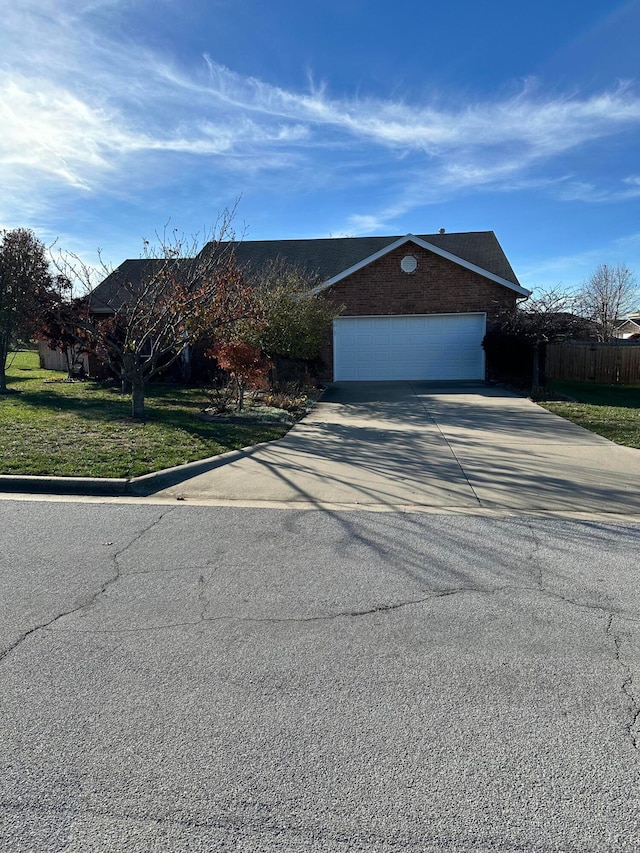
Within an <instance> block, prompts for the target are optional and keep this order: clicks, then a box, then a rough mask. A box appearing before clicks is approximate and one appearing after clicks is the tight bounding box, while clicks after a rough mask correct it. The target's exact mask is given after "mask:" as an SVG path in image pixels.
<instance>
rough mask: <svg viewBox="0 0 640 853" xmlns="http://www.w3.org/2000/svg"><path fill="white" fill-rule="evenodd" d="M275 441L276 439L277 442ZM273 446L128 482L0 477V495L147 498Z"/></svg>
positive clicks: (245, 449)
mask: <svg viewBox="0 0 640 853" xmlns="http://www.w3.org/2000/svg"><path fill="white" fill-rule="evenodd" d="M278 440H279V439H276V441H278ZM269 444H273V442H272V441H265V442H262V443H260V444H254V445H251V446H250V447H243V448H241V449H240V450H229V451H227V452H226V453H221V454H220V455H219V456H209V457H208V458H207V459H198V460H196V461H195V462H187V463H185V464H184V465H177V466H175V467H174V468H164V469H163V470H162V471H154V472H153V473H151V474H143V475H142V476H141V477H131V478H129V479H124V478H118V477H35V476H28V475H21V474H0V492H21V493H23V494H30V493H31V494H50V495H91V496H96V495H97V496H100V495H102V496H111V497H125V496H131V497H147V496H149V495H152V494H154V492H158V491H160V490H161V489H168V488H169V487H170V486H176V485H177V484H178V483H181V482H182V481H183V480H188V479H189V478H190V477H196V476H198V474H204V473H205V472H207V471H213V470H214V469H215V468H220V467H222V466H223V465H228V464H229V463H231V462H235V461H236V460H237V459H244V458H246V457H247V456H250V455H251V454H252V453H254V452H255V451H256V450H259V449H260V448H261V447H266V446H267V445H269Z"/></svg>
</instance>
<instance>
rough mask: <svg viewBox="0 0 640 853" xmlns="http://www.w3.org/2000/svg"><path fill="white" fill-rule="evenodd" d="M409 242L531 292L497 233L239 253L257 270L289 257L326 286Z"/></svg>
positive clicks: (298, 244) (258, 243) (263, 245)
mask: <svg viewBox="0 0 640 853" xmlns="http://www.w3.org/2000/svg"><path fill="white" fill-rule="evenodd" d="M409 240H412V241H414V242H415V243H416V244H417V245H421V246H422V247H423V248H425V249H429V250H430V251H434V252H436V254H439V255H441V256H443V257H448V258H449V260H453V261H454V262H456V263H462V265H463V266H467V267H468V268H470V269H474V271H476V272H479V273H480V274H482V275H486V274H487V273H488V274H489V277H491V278H493V279H494V280H498V283H500V284H504V285H506V286H508V287H511V288H512V289H514V290H517V292H519V293H520V294H521V295H522V296H528V295H529V291H528V290H525V289H524V288H523V287H521V285H520V282H519V281H518V279H517V278H516V274H515V273H514V271H513V269H512V267H511V264H510V263H509V261H508V260H507V257H506V255H505V253H504V251H503V249H502V246H501V245H500V243H499V242H498V240H497V238H496V235H495V234H494V232H493V231H466V232H461V233H451V234H447V233H445V234H422V235H417V236H416V235H413V234H407V235H405V236H398V235H396V236H388V237H324V238H319V239H314V240H244V241H242V242H238V243H237V244H236V246H235V252H236V257H237V258H238V261H239V262H240V263H241V264H249V265H250V266H252V267H255V268H259V267H261V266H262V265H263V264H264V263H266V262H267V261H269V260H274V259H275V258H278V257H283V258H286V259H287V260H288V261H290V262H291V263H294V264H296V265H298V266H301V267H303V268H306V269H307V270H309V272H315V273H317V274H318V276H319V278H320V280H321V281H322V282H323V285H322V287H323V288H324V287H329V286H330V284H335V282H336V281H338V280H339V279H340V278H343V277H344V276H346V275H349V274H351V273H352V272H355V270H356V269H359V268H361V267H362V266H366V265H367V264H369V263H371V262H372V261H374V260H376V258H378V257H382V256H383V255H384V254H386V253H387V252H389V251H392V250H393V249H394V248H397V247H398V246H400V245H402V243H403V242H407V241H409Z"/></svg>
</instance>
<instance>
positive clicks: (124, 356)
mask: <svg viewBox="0 0 640 853" xmlns="http://www.w3.org/2000/svg"><path fill="white" fill-rule="evenodd" d="M231 220H232V214H230V213H229V212H228V211H225V213H224V214H223V215H222V216H221V217H220V218H219V220H218V222H217V223H216V226H214V228H213V229H212V230H211V232H210V233H209V234H207V235H205V240H204V241H203V242H201V241H200V240H199V239H198V237H194V238H191V239H186V238H185V237H184V236H182V235H180V234H179V233H178V232H177V230H174V231H172V232H170V233H168V232H167V231H166V230H165V232H164V233H163V234H162V236H159V237H158V244H157V245H156V246H153V245H152V244H151V243H149V242H148V241H145V243H144V250H143V256H142V258H141V259H140V262H139V263H137V264H135V265H134V266H133V267H131V265H127V264H123V265H122V267H120V268H119V269H117V270H115V271H114V272H111V273H110V274H109V275H108V276H107V278H106V279H105V280H104V281H103V282H102V283H101V284H100V286H99V287H97V288H95V289H93V290H91V292H90V293H89V294H88V295H87V296H86V297H85V298H84V299H83V300H82V301H81V303H80V305H76V307H77V308H79V310H78V311H74V312H73V316H72V317H71V318H70V320H69V321H68V322H67V325H66V329H67V330H70V331H71V332H72V334H73V335H74V336H75V338H76V340H77V341H78V342H79V343H86V342H87V341H88V342H90V346H91V347H92V348H93V351H94V352H95V353H96V355H97V356H98V358H100V359H101V360H102V361H103V362H104V363H105V364H107V365H108V366H109V367H110V368H111V369H112V370H113V371H114V372H116V373H117V374H118V375H119V376H120V377H121V379H122V381H123V383H125V384H126V385H127V386H128V387H130V389H131V404H132V407H131V412H132V417H134V418H142V417H144V403H145V387H146V384H147V382H148V381H149V380H150V379H151V378H152V377H153V376H155V375H157V374H158V373H159V372H160V371H161V370H166V369H167V368H168V367H170V366H171V365H172V364H173V363H174V362H176V361H177V359H179V358H180V357H181V355H182V354H183V353H184V352H185V350H186V349H187V348H188V347H190V346H191V345H192V344H193V343H194V342H195V341H196V340H198V339H199V338H200V337H201V336H202V335H203V334H205V333H207V334H212V335H215V334H216V332H218V333H220V334H221V335H223V336H224V337H227V336H228V333H229V330H230V329H231V328H232V327H233V326H234V325H235V324H236V323H239V322H240V321H242V320H244V319H246V318H247V317H249V316H251V315H252V313H253V312H254V310H255V306H254V300H253V295H252V291H251V288H250V287H249V286H248V284H247V283H246V281H245V280H244V279H243V277H242V275H241V274H240V271H239V270H238V267H237V265H236V262H235V254H234V251H233V234H232V232H231ZM203 243H204V248H203ZM61 266H62V267H63V270H64V272H65V273H66V274H69V273H71V274H72V275H75V277H76V278H80V279H81V280H83V281H84V282H85V283H86V282H89V281H91V270H88V268H87V267H86V266H84V265H82V264H81V263H80V262H79V261H78V259H77V258H71V259H69V258H68V257H67V258H65V259H63V260H62V261H61Z"/></svg>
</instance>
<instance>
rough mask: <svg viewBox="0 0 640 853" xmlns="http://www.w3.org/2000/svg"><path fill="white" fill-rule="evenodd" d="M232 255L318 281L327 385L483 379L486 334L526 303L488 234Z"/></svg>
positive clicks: (252, 247) (289, 245)
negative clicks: (330, 304)
mask: <svg viewBox="0 0 640 853" xmlns="http://www.w3.org/2000/svg"><path fill="white" fill-rule="evenodd" d="M205 251H206V249H205ZM235 253H236V257H237V259H238V261H239V263H240V264H241V265H244V264H246V265H248V266H251V268H253V269H259V268H260V266H261V265H263V264H264V263H265V262H267V261H269V260H271V259H275V258H278V257H281V258H285V259H286V260H288V261H290V262H291V263H295V264H297V265H299V266H301V267H305V268H307V269H308V270H309V271H310V272H314V273H317V274H318V276H319V278H320V281H321V282H322V284H320V285H319V286H318V287H317V288H316V292H318V293H323V294H324V295H325V296H327V297H329V298H331V299H332V300H333V301H334V302H335V303H336V305H337V306H339V307H340V308H341V311H340V315H339V316H338V317H337V318H336V319H335V320H334V324H333V335H332V340H330V341H327V346H326V350H325V352H324V354H323V359H324V362H325V366H324V370H323V374H324V375H323V377H322V378H325V379H334V380H402V379H404V380H411V379H413V380H419V379H427V380H440V379H442V380H448V379H469V380H474V379H484V376H485V364H484V351H483V349H482V339H483V338H484V335H485V332H486V330H487V327H488V326H490V325H491V323H493V322H495V321H496V320H497V319H498V317H499V315H500V314H502V313H503V312H504V311H505V310H509V309H513V308H515V306H516V303H517V301H518V300H522V299H526V298H527V297H528V296H529V295H530V292H529V291H528V290H526V289H525V288H523V287H522V286H521V285H520V283H519V282H518V279H517V278H516V275H515V273H514V271H513V269H512V268H511V265H510V264H509V261H508V260H507V258H506V256H505V254H504V252H503V250H502V247H501V246H500V244H499V242H498V240H497V239H496V236H495V234H494V233H493V232H492V231H473V232H464V233H451V234H447V233H445V232H444V231H441V232H440V233H438V234H423V235H419V236H415V235H413V234H407V235H405V236H404V237H398V236H396V237H339V238H325V239H317V240H246V241H242V242H239V243H237V245H236V246H235ZM146 263H148V261H132V260H128V261H125V262H124V264H123V265H121V267H119V268H118V269H117V270H116V271H115V273H114V274H112V275H111V276H109V277H108V278H107V279H105V281H104V282H102V284H100V285H98V287H97V288H96V290H95V291H94V293H93V295H92V300H93V301H94V303H95V305H96V307H97V306H99V305H109V304H112V303H113V300H114V299H117V294H116V293H115V292H114V288H117V282H118V281H122V280H123V275H127V276H129V280H132V279H133V277H134V276H135V275H138V276H140V275H141V274H142V270H143V269H144V265H145V264H146Z"/></svg>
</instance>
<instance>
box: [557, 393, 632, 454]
mask: <svg viewBox="0 0 640 853" xmlns="http://www.w3.org/2000/svg"><path fill="white" fill-rule="evenodd" d="M549 390H550V391H551V392H555V393H557V394H559V395H563V396H566V397H571V398H572V399H573V400H576V401H577V402H575V403H574V402H560V401H555V400H554V401H548V400H545V401H541V402H540V405H541V406H544V407H545V409H548V410H549V411H550V412H555V414H556V415H561V417H563V418H566V419H567V420H569V421H573V423H575V424H579V425H580V426H582V427H585V428H586V429H588V430H591V432H595V433H598V435H602V436H604V437H605V438H608V439H610V440H611V441H615V442H616V444H622V445H624V446H625V447H636V448H640V386H638V385H599V384H596V383H592V382H555V381H554V382H550V383H549Z"/></svg>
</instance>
